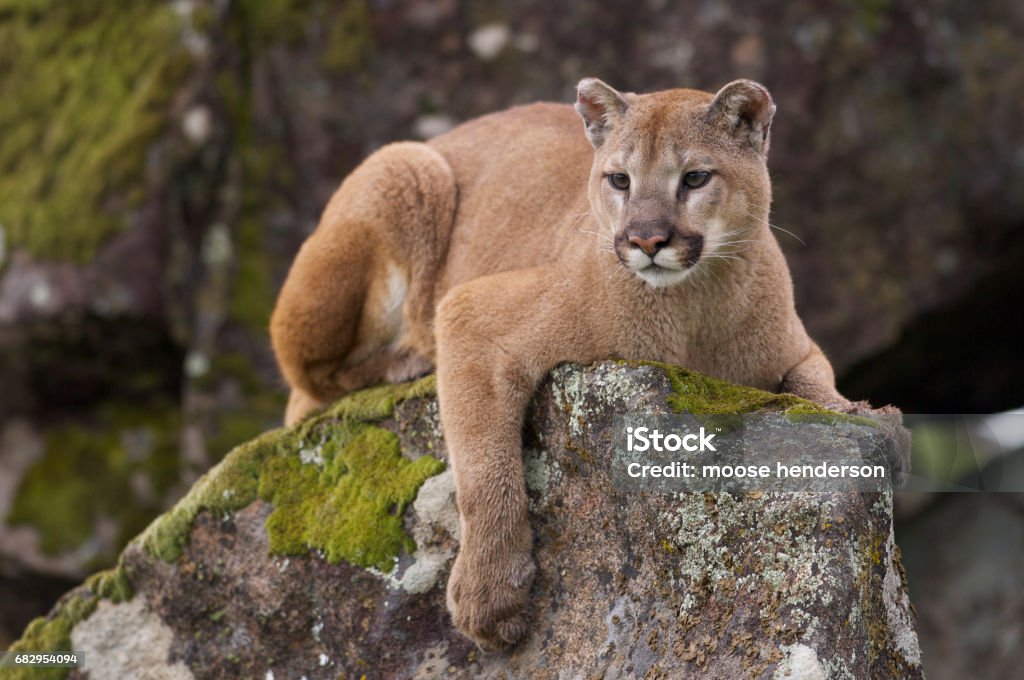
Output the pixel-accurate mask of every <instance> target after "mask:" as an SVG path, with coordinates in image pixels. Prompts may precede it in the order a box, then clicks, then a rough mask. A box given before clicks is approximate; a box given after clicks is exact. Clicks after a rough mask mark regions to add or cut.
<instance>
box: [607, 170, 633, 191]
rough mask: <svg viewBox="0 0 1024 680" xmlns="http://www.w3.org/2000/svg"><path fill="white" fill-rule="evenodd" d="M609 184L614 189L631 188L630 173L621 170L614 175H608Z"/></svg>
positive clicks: (623, 189)
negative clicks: (626, 173)
mask: <svg viewBox="0 0 1024 680" xmlns="http://www.w3.org/2000/svg"><path fill="white" fill-rule="evenodd" d="M608 184H611V185H612V189H618V190H619V191H625V190H626V189H628V188H629V175H625V174H623V173H621V172H617V173H615V174H614V175H608Z"/></svg>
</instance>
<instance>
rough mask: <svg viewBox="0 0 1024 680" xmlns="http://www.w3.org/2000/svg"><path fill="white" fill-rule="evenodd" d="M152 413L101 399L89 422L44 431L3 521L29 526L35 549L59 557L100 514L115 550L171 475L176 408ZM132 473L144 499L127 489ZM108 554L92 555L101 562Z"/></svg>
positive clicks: (157, 503) (174, 474) (153, 509)
mask: <svg viewBox="0 0 1024 680" xmlns="http://www.w3.org/2000/svg"><path fill="white" fill-rule="evenodd" d="M152 410H153V411H154V412H152V413H151V412H150V410H147V409H143V408H140V407H134V406H128V405H125V404H121V403H108V404H105V405H103V406H101V407H100V408H99V409H97V411H96V413H95V414H94V416H93V418H92V420H91V421H90V422H79V423H75V424H71V425H65V426H63V427H60V428H58V429H56V430H54V431H52V432H51V433H50V434H49V436H48V438H47V442H46V450H45V453H44V455H43V457H42V458H41V459H40V460H39V461H38V462H37V463H35V464H34V465H33V466H32V467H31V468H30V469H29V470H28V471H27V472H26V474H25V477H24V478H23V479H22V481H21V484H20V486H19V488H18V490H17V493H16V495H15V498H14V502H13V503H12V505H11V510H10V512H9V513H8V516H7V522H8V524H10V525H11V526H15V525H19V524H23V525H30V526H32V527H34V528H35V529H36V530H37V531H38V532H39V536H40V548H41V549H42V550H43V551H44V552H46V553H49V554H59V553H62V552H65V551H70V550H75V549H78V548H80V547H81V546H82V544H83V543H85V542H86V541H87V540H88V539H89V538H90V537H91V536H92V535H93V533H94V531H95V527H96V523H97V522H98V521H99V520H100V519H108V520H113V521H115V522H117V525H118V529H119V532H120V539H121V540H120V541H119V543H118V548H120V546H121V545H123V544H124V543H125V542H127V541H128V539H130V538H131V537H132V536H134V535H135V534H137V533H138V532H139V531H141V530H142V529H143V528H144V527H145V526H146V524H147V523H148V522H149V521H150V520H151V519H152V518H153V516H154V515H156V514H157V513H158V512H160V511H161V510H162V509H163V499H164V497H165V495H166V494H167V492H168V491H169V490H170V489H171V487H172V486H173V485H174V484H175V483H176V482H177V481H178V477H179V475H178V441H177V436H176V435H177V432H178V429H179V416H178V413H177V410H176V409H175V408H173V407H171V406H167V405H163V406H158V407H156V408H155V409H152ZM137 476H141V477H142V478H143V479H144V480H145V482H146V484H147V485H148V488H149V491H150V493H149V494H147V495H148V497H147V498H140V497H138V495H137V494H136V493H133V486H132V483H133V478H135V477H137ZM112 557H113V555H112V554H107V555H99V556H98V559H99V561H100V562H101V563H104V562H105V563H107V564H109V561H110V560H111V559H112Z"/></svg>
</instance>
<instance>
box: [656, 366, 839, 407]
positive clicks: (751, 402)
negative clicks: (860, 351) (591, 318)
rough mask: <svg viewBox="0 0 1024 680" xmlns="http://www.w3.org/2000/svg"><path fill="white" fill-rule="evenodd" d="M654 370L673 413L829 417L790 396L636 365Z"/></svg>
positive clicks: (666, 368) (677, 369)
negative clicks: (668, 389) (663, 380)
mask: <svg viewBox="0 0 1024 680" xmlns="http://www.w3.org/2000/svg"><path fill="white" fill-rule="evenodd" d="M640 364H641V365H644V366H656V367H658V368H660V369H661V370H663V371H664V372H665V375H667V376H668V378H669V380H670V381H671V382H672V389H673V394H671V395H669V398H668V401H669V405H670V406H672V408H674V409H675V410H676V411H686V412H688V413H694V414H702V415H733V414H738V413H754V412H756V411H766V410H773V411H783V412H785V413H790V412H792V413H799V414H829V413H832V411H829V410H828V409H825V408H822V407H820V406H818V405H816V404H814V403H813V402H810V401H807V400H806V399H801V398H800V397H798V396H796V395H793V394H786V393H781V394H778V393H774V392H765V391H764V390H759V389H755V388H753V387H744V386H742V385H734V384H732V383H728V382H725V381H724V380H718V379H716V378H711V377H709V376H706V375H704V374H702V373H698V372H696V371H691V370H688V369H685V368H681V367H679V366H672V365H670V364H662V363H658V362H654V361H643V362H640Z"/></svg>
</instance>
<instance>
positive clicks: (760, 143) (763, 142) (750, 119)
mask: <svg viewBox="0 0 1024 680" xmlns="http://www.w3.org/2000/svg"><path fill="white" fill-rule="evenodd" d="M773 115H775V102H773V101H772V96H771V95H770V94H768V88H766V87H765V86H764V85H762V84H760V83H755V82H754V81H753V80H734V81H733V82H731V83H729V84H728V85H726V86H725V87H723V88H722V89H721V90H719V91H718V94H716V95H715V101H713V102H711V108H710V109H708V117H709V119H710V120H711V121H713V122H714V123H716V124H718V125H720V126H721V127H722V128H723V129H725V130H726V131H727V132H728V133H729V134H732V135H734V136H735V137H736V138H737V139H741V140H744V141H747V142H749V143H750V145H751V146H752V147H754V150H755V151H757V152H758V153H759V154H761V155H767V153H768V142H769V139H768V130H769V128H771V125H772V116H773Z"/></svg>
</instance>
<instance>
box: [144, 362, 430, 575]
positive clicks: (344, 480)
mask: <svg viewBox="0 0 1024 680" xmlns="http://www.w3.org/2000/svg"><path fill="white" fill-rule="evenodd" d="M434 384H435V383H434V379H433V378H432V377H430V378H424V379H423V380H420V381H417V382H415V383H411V384H403V385H385V386H382V387H377V388H371V389H369V390H363V391H362V392H357V393H355V394H352V395H349V396H348V397H345V398H344V399H342V400H340V401H339V402H337V403H336V404H335V405H333V406H332V407H331V408H330V409H329V410H328V411H327V412H325V413H323V414H321V415H317V416H314V417H311V418H309V419H307V420H305V421H303V423H301V424H300V425H298V426H296V427H294V428H292V429H290V430H276V431H273V432H270V433H267V434H266V435H264V436H262V437H260V438H259V439H256V440H255V441H252V442H249V443H248V444H245V445H243V446H241V447H238V448H237V449H235V450H234V451H232V452H231V453H230V454H228V455H227V456H226V457H225V458H224V460H223V461H222V462H221V463H220V464H219V465H218V466H216V467H215V468H213V469H212V470H210V472H208V473H207V474H206V475H204V476H203V477H202V478H201V479H200V480H199V482H197V483H196V485H195V486H193V488H192V491H191V492H189V494H188V496H186V497H185V498H184V499H183V500H182V501H181V502H180V503H179V504H178V505H177V506H175V507H174V508H173V509H172V510H171V511H169V512H168V513H166V514H165V515H164V516H162V517H160V518H159V519H158V520H156V521H155V522H154V523H153V524H151V525H150V527H149V528H148V529H147V530H146V531H145V533H144V534H143V535H142V537H141V539H140V540H141V541H142V545H143V547H144V548H145V549H146V550H147V551H148V552H149V553H150V554H152V555H154V556H156V557H158V558H160V559H162V560H165V561H168V562H170V561H174V560H176V559H177V558H178V557H179V556H180V555H181V552H182V550H183V548H184V547H185V545H186V544H187V542H188V536H189V532H190V530H191V527H192V523H193V522H194V520H195V517H196V515H198V514H199V513H200V512H202V511H203V510H208V511H211V512H213V513H215V514H224V513H228V512H232V511H235V510H239V509H242V508H244V507H246V506H248V505H250V504H251V503H252V502H253V501H255V500H256V499H257V498H261V499H264V500H266V501H269V502H270V503H271V504H272V505H273V506H274V509H273V511H272V513H271V515H270V517H269V518H268V519H267V533H268V536H269V539H270V545H271V550H272V551H273V552H275V553H278V554H305V553H306V552H307V551H308V550H309V549H316V550H320V551H322V552H323V553H324V555H325V557H326V558H327V559H328V560H329V561H332V562H337V561H339V560H342V559H344V560H346V561H349V562H351V563H353V564H357V565H360V566H364V567H370V566H372V567H377V568H379V569H382V570H390V568H391V567H392V565H393V559H394V557H395V556H397V555H398V553H399V552H400V551H401V550H403V549H411V548H412V546H413V544H412V542H411V539H410V537H409V536H408V534H407V533H406V532H405V529H404V526H403V524H402V514H403V512H404V510H405V508H406V506H407V505H408V503H410V502H411V501H412V500H413V499H414V498H415V496H416V492H417V491H418V490H419V487H420V485H421V484H422V483H423V481H425V480H426V479H427V478H428V477H430V476H432V475H434V474H437V473H438V472H440V471H441V470H442V469H443V468H444V464H443V463H442V462H441V461H439V460H437V459H434V458H431V457H426V456H425V457H422V458H419V459H417V460H415V461H410V460H407V459H406V458H403V457H402V456H401V452H400V451H399V446H398V439H397V437H395V435H394V434H392V433H391V432H389V431H387V430H384V429H383V428H381V427H378V426H376V425H374V424H373V422H375V421H379V420H381V419H383V418H387V417H388V416H390V415H391V414H392V413H393V411H394V407H395V404H396V403H398V402H400V401H402V400H405V399H412V398H416V397H422V396H430V395H433V393H434ZM304 459H305V462H304Z"/></svg>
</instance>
